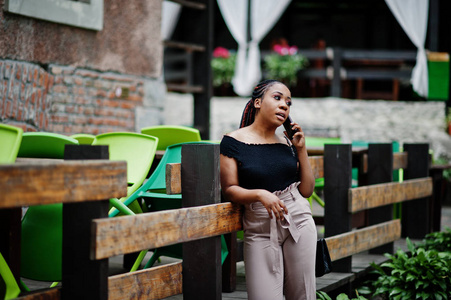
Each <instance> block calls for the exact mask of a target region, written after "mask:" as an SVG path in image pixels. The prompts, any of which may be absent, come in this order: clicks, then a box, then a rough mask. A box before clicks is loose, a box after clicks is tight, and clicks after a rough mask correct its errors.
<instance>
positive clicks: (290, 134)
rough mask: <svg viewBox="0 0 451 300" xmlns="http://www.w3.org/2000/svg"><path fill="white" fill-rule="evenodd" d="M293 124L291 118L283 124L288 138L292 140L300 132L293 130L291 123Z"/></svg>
mask: <svg viewBox="0 0 451 300" xmlns="http://www.w3.org/2000/svg"><path fill="white" fill-rule="evenodd" d="M292 122H293V119H291V117H290V116H288V118H287V119H286V120H285V122H283V127H285V131H286V132H287V135H288V138H289V139H290V140H292V139H293V135H294V134H295V133H296V132H298V131H299V130H298V129H295V130H293V129H291V123H292Z"/></svg>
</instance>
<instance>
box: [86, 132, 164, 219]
mask: <svg viewBox="0 0 451 300" xmlns="http://www.w3.org/2000/svg"><path fill="white" fill-rule="evenodd" d="M158 142H159V139H158V138H157V137H154V136H150V135H146V134H141V133H135V132H111V133H104V134H100V135H98V136H96V138H95V140H94V142H92V145H108V146H109V152H110V160H125V161H126V162H127V181H128V188H127V196H126V197H123V198H121V199H110V203H111V204H112V205H113V206H114V207H115V208H112V209H111V210H110V216H113V215H112V214H111V213H112V212H114V211H116V212H118V211H117V209H119V210H120V211H121V212H122V213H125V214H130V210H131V211H132V212H134V213H142V209H141V206H140V205H139V203H138V202H137V201H128V202H127V204H125V205H124V201H126V200H127V198H128V197H129V196H130V195H131V194H132V193H133V192H135V191H136V190H137V189H138V188H139V187H140V186H141V185H142V184H143V182H144V180H145V179H146V176H147V174H148V173H149V170H150V167H151V165H152V162H153V160H154V158H155V153H156V151H157V145H158ZM127 206H128V208H127ZM115 214H117V213H114V215H115Z"/></svg>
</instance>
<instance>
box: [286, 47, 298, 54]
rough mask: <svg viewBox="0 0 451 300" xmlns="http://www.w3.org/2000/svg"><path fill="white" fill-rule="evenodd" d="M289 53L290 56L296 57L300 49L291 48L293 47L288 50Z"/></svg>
mask: <svg viewBox="0 0 451 300" xmlns="http://www.w3.org/2000/svg"><path fill="white" fill-rule="evenodd" d="M288 53H290V55H294V54H296V53H298V47H296V46H291V47H290V48H289V49H288Z"/></svg>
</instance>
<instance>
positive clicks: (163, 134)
mask: <svg viewBox="0 0 451 300" xmlns="http://www.w3.org/2000/svg"><path fill="white" fill-rule="evenodd" d="M141 133H143V134H148V135H151V136H156V137H158V139H159V142H158V148H157V150H166V148H167V147H168V146H170V145H174V144H179V143H185V142H197V141H200V140H201V137H200V133H199V130H197V129H195V128H191V127H187V126H177V125H159V126H151V127H145V128H142V129H141Z"/></svg>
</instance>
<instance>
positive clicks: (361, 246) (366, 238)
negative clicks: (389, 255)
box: [326, 220, 401, 261]
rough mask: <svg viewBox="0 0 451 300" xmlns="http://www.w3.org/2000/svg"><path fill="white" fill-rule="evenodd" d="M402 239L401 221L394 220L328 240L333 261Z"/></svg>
mask: <svg viewBox="0 0 451 300" xmlns="http://www.w3.org/2000/svg"><path fill="white" fill-rule="evenodd" d="M400 237H401V222H400V220H392V221H388V222H384V223H381V224H377V225H373V226H368V227H365V228H363V229H358V230H355V231H350V232H346V233H343V234H339V235H335V236H332V237H329V238H326V241H327V246H328V248H329V253H330V257H331V259H332V261H335V260H338V259H341V258H344V257H348V256H351V255H353V254H357V253H359V252H362V251H366V250H369V249H372V248H374V247H377V246H381V245H384V244H386V243H389V242H392V241H395V240H397V239H399V238H400Z"/></svg>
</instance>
